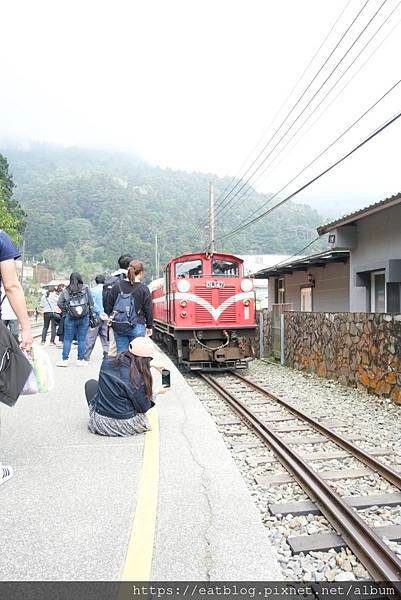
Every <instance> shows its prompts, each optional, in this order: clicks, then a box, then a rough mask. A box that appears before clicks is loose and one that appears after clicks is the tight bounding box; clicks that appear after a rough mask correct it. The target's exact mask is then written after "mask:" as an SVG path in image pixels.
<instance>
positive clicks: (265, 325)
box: [254, 308, 272, 358]
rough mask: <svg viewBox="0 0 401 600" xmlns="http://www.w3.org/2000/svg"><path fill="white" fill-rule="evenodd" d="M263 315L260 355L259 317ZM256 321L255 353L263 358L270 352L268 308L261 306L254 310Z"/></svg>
mask: <svg viewBox="0 0 401 600" xmlns="http://www.w3.org/2000/svg"><path fill="white" fill-rule="evenodd" d="M261 317H263V345H264V352H263V356H262V357H261V356H260V335H259V334H260V319H261ZM256 323H257V325H258V327H257V330H256V338H255V341H254V348H255V353H256V356H257V357H258V358H263V357H266V356H269V354H271V351H272V348H271V311H270V310H269V309H268V308H263V309H262V310H258V311H257V312H256Z"/></svg>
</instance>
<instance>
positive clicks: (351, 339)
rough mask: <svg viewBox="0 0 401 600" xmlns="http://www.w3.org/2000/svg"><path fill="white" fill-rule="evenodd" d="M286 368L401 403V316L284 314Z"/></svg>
mask: <svg viewBox="0 0 401 600" xmlns="http://www.w3.org/2000/svg"><path fill="white" fill-rule="evenodd" d="M284 330H285V364H286V365H287V366H289V367H292V368H294V369H301V370H305V371H308V372H310V373H316V374H317V375H319V376H320V377H327V378H329V379H336V380H338V381H340V382H341V383H343V384H345V385H350V386H357V387H360V388H364V389H367V390H369V391H371V392H373V393H375V394H377V395H379V396H382V395H384V396H387V397H390V398H392V400H394V401H395V402H397V403H401V356H400V353H401V315H390V314H373V313H305V312H286V313H285V324H284Z"/></svg>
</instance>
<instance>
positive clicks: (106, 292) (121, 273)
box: [103, 254, 134, 356]
mask: <svg viewBox="0 0 401 600" xmlns="http://www.w3.org/2000/svg"><path fill="white" fill-rule="evenodd" d="M133 260H134V257H133V256H131V254H122V255H121V256H120V258H119V259H118V261H117V262H118V267H119V268H118V270H117V271H114V273H112V274H111V275H109V277H107V279H106V280H105V282H104V284H103V306H106V305H108V304H109V298H110V294H111V290H112V289H113V286H114V285H115V284H116V283H117V282H118V281H121V280H123V279H127V273H128V267H129V264H130V262H131V261H133ZM108 340H109V356H115V355H116V354H117V348H116V341H115V339H114V333H113V330H112V328H111V327H109V328H108Z"/></svg>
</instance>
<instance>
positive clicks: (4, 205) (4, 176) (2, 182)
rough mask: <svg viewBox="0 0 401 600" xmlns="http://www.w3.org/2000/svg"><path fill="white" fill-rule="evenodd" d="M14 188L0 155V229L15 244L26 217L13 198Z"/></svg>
mask: <svg viewBox="0 0 401 600" xmlns="http://www.w3.org/2000/svg"><path fill="white" fill-rule="evenodd" d="M14 187H15V184H14V181H13V178H12V176H11V174H10V172H9V166H8V162H7V159H6V157H5V156H3V155H2V154H0V228H1V229H4V231H6V232H7V233H8V234H9V235H10V236H11V238H12V239H13V240H14V241H16V242H17V241H19V240H20V239H21V237H22V234H23V232H24V229H25V224H26V222H25V217H26V215H25V213H24V211H23V210H22V208H21V205H20V204H19V202H17V200H16V199H15V198H14V197H13V190H14Z"/></svg>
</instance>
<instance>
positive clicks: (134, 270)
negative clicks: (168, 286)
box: [128, 260, 143, 285]
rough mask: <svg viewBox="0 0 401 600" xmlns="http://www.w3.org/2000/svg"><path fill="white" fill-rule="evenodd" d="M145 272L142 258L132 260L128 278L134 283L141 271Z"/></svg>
mask: <svg viewBox="0 0 401 600" xmlns="http://www.w3.org/2000/svg"><path fill="white" fill-rule="evenodd" d="M142 272H143V263H141V261H140V260H132V261H131V262H130V264H129V267H128V280H129V282H130V284H131V285H132V284H133V283H135V279H136V277H137V275H139V273H142Z"/></svg>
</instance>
